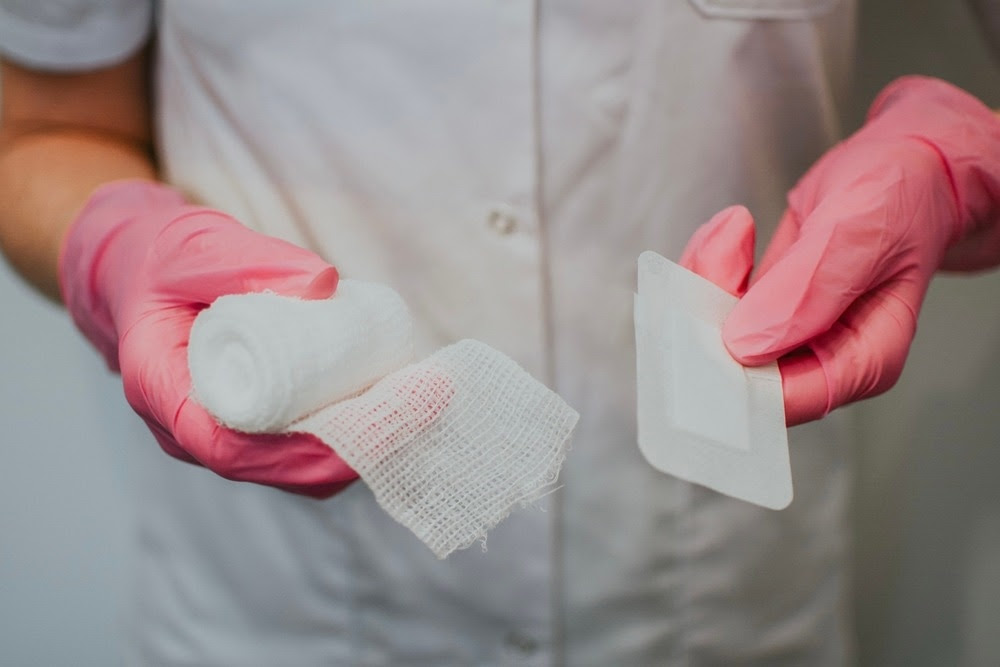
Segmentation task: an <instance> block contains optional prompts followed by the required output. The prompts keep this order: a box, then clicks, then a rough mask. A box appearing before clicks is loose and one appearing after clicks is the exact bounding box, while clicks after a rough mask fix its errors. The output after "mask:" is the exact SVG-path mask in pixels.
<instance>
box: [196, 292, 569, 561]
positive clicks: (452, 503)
mask: <svg viewBox="0 0 1000 667" xmlns="http://www.w3.org/2000/svg"><path fill="white" fill-rule="evenodd" d="M412 329H413V327H412V322H411V321H410V318H409V314H408V312H407V310H406V307H405V305H404V304H403V301H402V299H401V297H399V295H398V294H396V293H395V292H394V291H392V290H391V289H389V288H387V287H384V286H381V285H374V284H370V283H363V282H359V281H346V280H345V281H342V282H341V285H340V286H339V287H338V290H337V293H336V294H335V295H334V296H333V297H332V298H330V299H324V300H316V301H303V300H299V299H292V298H288V297H282V296H278V295H274V294H244V295H233V296H226V297H222V298H220V299H217V300H216V302H215V303H214V304H213V305H212V306H210V307H209V308H207V309H205V310H203V311H202V312H201V313H199V315H198V318H197V319H196V321H195V324H194V326H193V327H192V330H191V336H190V342H189V347H188V365H189V368H190V371H191V378H192V388H193V395H194V397H195V398H196V400H198V401H199V403H201V405H202V406H204V407H205V409H206V410H208V412H209V413H211V414H212V415H213V416H214V417H215V418H216V419H218V420H219V421H220V422H222V423H224V424H226V425H229V426H230V427H233V428H236V429H238V430H242V431H246V432H251V433H259V432H279V433H280V432H286V433H290V432H297V433H310V434H312V435H315V436H316V437H318V438H319V439H320V440H322V441H323V442H324V443H326V444H327V445H329V446H330V447H331V448H332V449H333V450H334V451H335V452H336V453H337V454H338V455H339V456H340V457H341V458H342V459H343V460H344V461H345V462H346V463H347V464H348V465H350V466H351V467H352V468H353V469H354V470H355V471H356V472H357V473H358V475H359V476H360V477H361V479H362V480H364V482H365V483H366V484H367V485H368V487H369V488H370V489H371V491H372V493H373V494H374V496H375V499H376V501H377V502H378V503H379V505H380V506H381V507H382V509H384V510H385V511H386V512H387V513H388V514H389V515H390V516H392V517H393V518H394V519H396V520H397V521H399V522H400V523H401V524H403V525H404V526H406V527H407V528H409V529H410V530H411V531H412V532H413V533H414V534H415V535H416V536H417V537H419V538H420V539H421V540H422V541H423V542H424V543H425V544H427V546H428V547H429V548H430V549H431V550H432V551H433V552H434V553H435V555H437V556H438V557H439V558H444V557H446V556H447V555H448V554H450V553H451V552H452V551H454V550H456V549H461V548H464V547H468V546H469V545H471V544H472V543H474V542H475V541H477V540H482V539H484V538H485V537H486V533H487V531H489V530H490V529H491V528H492V527H493V526H495V525H496V524H497V523H499V522H500V521H502V520H503V519H504V518H506V517H507V515H508V514H509V513H510V511H511V510H512V509H513V508H514V506H515V505H517V504H518V503H520V504H525V503H528V502H531V501H532V500H534V499H536V498H538V497H539V496H541V495H544V494H545V493H547V492H548V491H549V490H550V489H551V486H552V485H553V483H554V482H555V481H556V478H557V476H558V474H559V469H560V467H561V466H562V462H563V460H564V458H565V455H566V449H567V446H568V441H569V437H570V434H571V432H572V430H573V428H574V426H575V425H576V422H577V419H578V417H579V415H578V414H577V413H576V411H574V410H573V409H572V408H571V407H570V406H569V405H567V404H566V403H565V401H563V400H562V399H561V398H560V397H559V396H558V395H557V394H555V393H554V392H553V391H551V390H550V389H548V388H547V387H546V386H545V385H543V384H542V383H540V382H538V381H537V380H536V379H535V378H533V377H532V376H531V375H530V374H529V373H528V372H527V371H525V370H524V369H523V368H521V367H520V366H519V365H518V364H517V363H516V362H514V361H513V360H512V359H510V358H509V357H507V356H506V355H504V354H502V353H501V352H499V351H497V350H495V349H493V348H491V347H490V346H488V345H486V344H485V343H481V342H478V341H473V340H463V341H459V342H457V343H455V344H453V345H449V346H447V347H444V348H442V349H440V350H438V351H437V352H435V353H434V354H432V355H430V356H429V357H427V358H426V359H423V360H421V361H418V362H416V363H407V362H408V361H409V359H410V355H411V354H412ZM279 446H280V445H279Z"/></svg>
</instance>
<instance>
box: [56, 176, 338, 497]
mask: <svg viewBox="0 0 1000 667" xmlns="http://www.w3.org/2000/svg"><path fill="white" fill-rule="evenodd" d="M337 281H338V274H337V270H336V269H335V268H334V267H333V266H331V265H330V264H329V263H328V262H326V261H324V260H323V259H322V258H321V257H320V256H319V255H317V254H316V253H314V252H310V251H309V250H306V249H305V248H300V247H298V246H296V245H293V244H291V243H288V242H286V241H282V240H281V239H277V238H274V237H272V236H267V235H266V234H261V233H260V232H256V231H253V230H252V229H249V228H247V227H246V226H245V225H243V224H242V223H240V222H239V221H238V220H236V219H234V218H233V217H232V216H229V215H227V214H225V213H223V212H221V211H218V210H215V209H212V208H208V207H204V206H193V205H191V204H189V203H188V202H187V200H186V199H185V197H184V195H182V194H181V193H180V192H178V191H177V190H174V189H173V188H170V187H167V186H165V185H162V184H159V183H153V182H150V181H144V180H128V181H116V182H113V183H109V184H107V185H104V186H102V187H100V188H98V189H97V190H96V191H95V192H94V193H93V194H92V195H91V196H90V198H89V199H88V200H87V202H86V204H85V205H84V206H83V208H81V209H80V211H79V213H78V214H77V216H76V219H75V220H74V221H73V222H72V223H71V225H70V227H69V230H68V232H67V234H66V240H65V242H64V245H63V249H62V254H61V256H60V260H59V284H60V288H61V290H62V295H63V300H64V301H65V303H66V309H67V310H68V311H69V312H70V313H71V314H72V316H73V320H74V322H75V323H76V325H77V326H78V327H79V328H80V330H81V331H82V332H83V333H84V335H86V336H87V338H88V339H89V340H90V341H91V342H92V343H93V344H94V346H95V347H96V348H97V349H98V350H99V351H100V352H101V353H102V354H103V356H104V358H105V360H106V361H107V363H108V366H109V367H110V368H112V369H113V370H120V371H121V376H122V387H123V388H124V390H125V398H126V399H127V400H128V402H129V405H130V406H132V409H133V410H135V412H136V413H137V414H138V415H139V416H140V417H142V419H143V420H144V421H145V422H146V424H147V425H148V427H149V430H150V432H151V433H152V434H153V437H155V438H156V441H157V442H158V443H159V444H160V447H162V448H163V450H164V451H165V452H167V453H168V454H170V455H171V456H173V457H175V458H178V459H181V460H182V461H187V462H189V463H195V464H198V465H203V466H205V467H206V468H208V469H209V470H212V471H213V472H215V473H217V474H219V475H221V476H223V477H225V478H227V479H232V480H239V481H243V482H253V483H256V484H266V485H268V486H274V487H277V488H280V489H284V490H286V491H290V492H293V493H299V494H303V495H307V496H313V497H320V498H322V497H328V496H330V495H332V494H334V493H336V492H337V491H339V490H341V489H343V488H344V486H346V485H347V484H349V483H350V482H352V481H354V480H355V479H357V474H356V473H355V472H354V471H353V470H351V468H350V467H349V466H348V465H346V464H345V463H344V462H343V461H342V460H341V459H340V458H339V457H338V456H337V455H336V454H335V453H334V452H333V451H332V450H331V449H330V448H329V447H327V446H326V445H324V444H323V443H322V442H320V441H319V440H317V439H316V438H314V437H312V436H287V435H284V436H281V437H280V441H276V438H274V437H273V436H261V435H252V436H251V435H247V434H245V433H240V432H237V431H233V430H230V429H222V428H219V424H218V422H217V421H216V420H215V419H213V418H212V416H211V415H209V414H208V413H207V412H206V411H205V409H204V408H202V407H201V405H199V404H198V402H197V401H194V400H191V378H190V375H189V373H188V360H187V356H188V339H189V337H190V334H191V325H192V323H193V322H194V320H195V317H196V316H197V315H198V313H199V312H202V311H203V310H204V309H205V308H206V306H208V305H209V304H211V303H212V302H214V301H215V300H216V299H218V298H219V297H220V296H221V295H224V294H242V293H246V292H265V291H266V292H273V293H275V294H281V295H283V296H286V297H290V298H291V297H294V298H296V299H305V300H309V299H325V298H327V297H329V296H330V295H331V294H333V293H334V290H335V289H336V288H337ZM272 443H273V446H267V445H270V444H272Z"/></svg>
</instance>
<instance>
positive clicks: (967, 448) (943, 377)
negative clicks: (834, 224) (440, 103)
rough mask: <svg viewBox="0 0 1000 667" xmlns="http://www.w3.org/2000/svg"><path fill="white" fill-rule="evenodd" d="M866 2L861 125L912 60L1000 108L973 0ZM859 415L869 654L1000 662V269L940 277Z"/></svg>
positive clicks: (860, 612)
mask: <svg viewBox="0 0 1000 667" xmlns="http://www.w3.org/2000/svg"><path fill="white" fill-rule="evenodd" d="M994 1H995V0H994ZM860 6H861V10H862V13H861V18H862V20H861V35H860V44H859V57H858V89H859V96H858V104H857V106H856V107H855V109H853V110H852V114H853V117H852V119H851V121H852V122H853V125H857V123H858V122H860V118H861V117H862V116H863V113H864V108H865V106H866V105H867V103H868V101H870V100H871V98H872V97H873V96H874V95H875V93H876V92H877V91H878V89H879V88H881V87H882V86H883V85H885V83H887V82H888V81H889V80H891V79H892V78H893V77H895V76H898V75H900V74H904V73H907V72H920V73H925V74H932V75H936V76H941V77H943V78H946V79H948V80H950V81H953V82H955V83H957V84H959V85H961V86H962V87H964V88H966V89H967V90H970V91H972V92H974V93H975V94H977V95H978V96H979V97H980V98H981V99H983V100H985V101H986V102H987V103H989V104H991V105H992V106H993V107H995V108H1000V68H998V62H997V60H996V59H994V58H993V57H992V53H991V52H990V50H989V49H988V47H987V42H986V40H985V39H984V38H983V36H982V34H981V31H980V30H979V27H980V26H978V25H977V24H976V22H975V19H974V17H973V15H972V14H971V13H970V12H969V9H968V7H967V5H966V3H965V2H962V1H961V0H867V1H866V0H860ZM859 415H860V436H861V437H860V438H859V443H858V447H859V449H858V452H857V456H856V460H857V462H858V469H857V475H856V480H857V487H856V494H855V499H856V502H855V512H856V518H857V521H856V522H855V526H856V533H855V534H856V545H855V547H856V548H855V554H856V580H855V591H856V596H855V607H856V618H857V628H858V635H859V644H860V646H859V649H860V657H861V662H862V664H864V665H871V666H873V667H874V666H878V667H891V666H896V665H900V666H902V665H906V666H907V667H920V666H923V665H927V666H935V667H937V666H940V665H991V666H992V665H1000V481H998V480H1000V274H997V273H993V274H990V275H985V276H979V277H975V278H939V279H937V280H936V281H935V283H934V284H933V286H932V289H931V293H930V295H929V296H928V298H927V302H926V304H925V306H924V310H923V313H922V315H921V319H920V323H919V330H918V333H917V338H916V340H915V342H914V345H913V348H912V351H911V355H910V359H909V361H908V363H907V366H906V370H905V371H904V373H903V377H902V378H901V379H900V382H899V384H898V385H897V386H896V387H895V388H894V389H893V390H892V391H890V392H889V393H888V394H886V395H885V396H882V397H880V398H878V399H875V400H873V401H869V402H868V403H866V404H863V405H862V406H861V407H860V409H859Z"/></svg>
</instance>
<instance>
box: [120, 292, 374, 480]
mask: <svg viewBox="0 0 1000 667" xmlns="http://www.w3.org/2000/svg"><path fill="white" fill-rule="evenodd" d="M194 316H195V313H194V309H192V308H190V307H184V306H175V307H173V308H164V309H162V310H159V311H154V312H152V313H150V314H148V315H147V316H145V317H143V318H141V319H140V320H139V321H137V322H136V324H135V325H134V326H133V327H132V328H130V329H129V330H128V331H126V332H124V334H123V335H122V336H121V339H120V345H119V358H120V360H121V369H122V383H123V385H124V388H125V396H126V398H127V399H128V402H129V404H130V405H131V406H132V408H133V409H134V410H135V411H136V412H137V413H138V414H139V415H140V416H141V417H142V418H143V419H144V420H145V421H146V423H147V425H149V427H150V430H151V431H152V432H153V435H154V436H155V437H156V439H157V441H158V442H159V443H160V446H161V447H163V449H164V450H165V451H166V452H167V453H168V454H170V455H172V456H174V457H176V458H179V459H182V460H186V461H189V462H197V463H199V464H201V465H203V466H205V467H206V468H208V469H210V470H212V471H214V472H215V473H217V474H219V475H221V476H223V477H226V478H228V479H233V480H240V481H246V482H255V483H258V484H265V485H268V486H274V487H278V488H281V489H284V490H287V491H292V492H295V493H299V494H303V495H309V496H313V497H326V496H328V495H331V494H332V493H335V492H336V491H337V490H339V489H340V488H343V487H344V486H346V484H348V483H349V482H351V481H352V480H354V479H355V478H356V477H357V474H356V473H355V472H354V471H353V470H351V468H350V467H349V466H348V465H347V464H346V463H344V462H343V460H341V459H340V457H339V456H337V454H336V453H335V452H334V451H333V450H332V449H330V448H329V447H328V446H327V445H325V444H323V442H321V441H320V440H319V439H317V438H315V437H313V436H310V435H306V434H294V435H249V434H243V433H238V432H236V431H232V430H230V429H226V428H224V427H222V426H220V425H219V424H218V423H217V422H216V421H215V419H214V418H212V416H211V415H209V414H208V412H206V411H205V410H204V408H202V407H201V406H200V405H198V404H197V402H195V401H194V400H193V399H191V398H190V394H191V377H190V374H189V372H188V366H187V332H188V331H189V330H190V328H191V322H192V321H193V320H194Z"/></svg>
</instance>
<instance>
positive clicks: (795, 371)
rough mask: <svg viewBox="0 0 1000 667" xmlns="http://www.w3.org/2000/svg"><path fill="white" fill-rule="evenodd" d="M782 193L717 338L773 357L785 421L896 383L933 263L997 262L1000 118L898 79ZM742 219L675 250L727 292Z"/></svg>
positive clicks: (743, 245)
mask: <svg viewBox="0 0 1000 667" xmlns="http://www.w3.org/2000/svg"><path fill="white" fill-rule="evenodd" d="M788 203H789V206H788V209H787V211H786V212H785V215H784V216H783V217H782V219H781V221H780V223H779V225H778V229H777V231H776V232H775V236H774V238H773V240H772V241H771V244H770V246H769V247H768V249H767V252H766V253H765V256H764V259H763V261H762V262H761V266H760V267H759V269H758V275H757V278H756V280H755V281H754V282H753V284H752V285H751V287H750V288H749V290H747V291H746V293H745V296H743V298H742V299H741V301H740V303H739V304H738V305H737V306H736V307H735V308H734V310H733V312H732V313H731V314H730V316H729V318H728V319H727V321H726V323H725V326H724V328H723V339H724V341H725V343H726V346H727V347H728V348H729V351H730V353H731V354H732V355H733V356H734V357H735V358H736V359H737V360H738V361H740V362H742V363H745V364H748V365H755V364H763V363H767V362H770V361H772V360H775V359H778V360H779V365H780V366H781V371H782V379H783V387H784V394H785V404H786V418H787V421H788V423H789V424H790V425H792V424H797V423H801V422H804V421H809V420H811V419H816V418H819V417H821V416H823V415H825V414H826V413H827V412H829V411H830V410H831V409H833V408H835V407H838V406H840V405H844V404H846V403H849V402H852V401H856V400H860V399H863V398H867V397H870V396H874V395H877V394H879V393H882V392H884V391H886V390H887V389H889V388H890V387H891V386H892V385H893V384H895V382H896V380H897V379H898V378H899V375H900V373H901V372H902V369H903V364H904V361H905V359H906V355H907V353H908V351H909V346H910V343H911V341H912V339H913V335H914V333H915V330H916V320H917V314H918V313H919V310H920V306H921V304H922V302H923V298H924V295H925V293H926V291H927V286H928V284H929V282H930V280H931V278H932V276H933V274H934V272H935V271H936V270H937V269H938V268H948V269H957V270H978V269H982V268H986V267H990V266H995V265H996V264H998V263H1000V225H997V224H996V223H997V218H998V207H1000V120H998V119H997V118H996V117H995V116H994V115H993V113H992V112H991V111H990V110H989V109H987V108H986V107H985V106H983V105H982V104H981V103H980V102H979V101H978V100H976V99H975V98H973V97H971V96H970V95H968V94H966V93H964V92H962V91H961V90H958V89H957V88H954V87H953V86H950V85H949V84H946V83H944V82H942V81H937V80H934V79H927V78H922V77H907V78H903V79H900V80H898V81H896V82H894V83H893V84H891V85H890V86H889V87H888V88H886V90H885V91H883V92H882V94H881V95H880V96H879V97H878V98H877V100H876V102H875V103H874V105H873V106H872V109H871V111H870V112H869V116H868V120H867V122H866V124H865V125H864V127H862V128H861V129H860V130H859V131H858V132H857V133H855V134H854V135H853V136H852V137H850V138H849V139H848V140H846V141H844V142H843V143H841V144H839V145H838V146H836V147H834V148H833V149H832V150H831V151H829V152H828V153H827V154H826V155H825V156H824V157H823V158H821V159H820V160H819V162H817V164H816V165H815V166H814V167H813V168H812V169H810V170H809V172H808V173H806V175H805V176H804V177H803V178H802V180H801V181H800V182H799V183H798V184H797V185H796V186H795V188H794V189H793V190H792V191H791V192H790V193H789V197H788ZM752 228H753V221H752V219H750V216H749V213H748V212H746V211H745V209H727V211H724V212H723V213H721V214H719V215H718V216H716V217H715V218H713V220H712V221H710V222H709V223H708V224H707V225H706V226H705V228H703V229H702V230H699V232H698V233H696V235H695V236H694V237H693V238H692V240H691V242H690V244H689V247H688V249H687V251H686V252H685V258H684V262H686V265H687V266H688V267H689V268H692V269H693V270H696V271H698V272H699V273H701V274H702V275H705V276H707V277H709V278H711V279H713V280H716V282H720V284H723V287H726V288H727V289H730V291H733V292H734V293H736V294H739V293H740V292H741V289H740V286H739V285H734V284H733V282H732V274H735V273H739V272H741V271H746V272H747V273H749V271H750V268H751V267H752V259H749V258H750V257H751V256H752V247H753V234H752ZM748 229H749V230H750V231H747V230H748ZM723 266H726V267H728V268H725V269H723V268H721V267H723ZM726 281H729V282H728V283H727V282H726Z"/></svg>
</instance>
